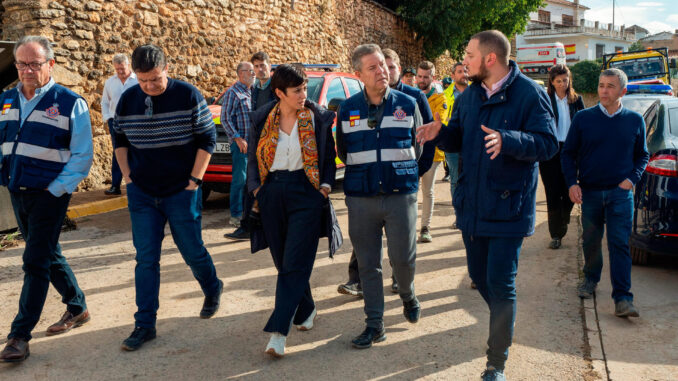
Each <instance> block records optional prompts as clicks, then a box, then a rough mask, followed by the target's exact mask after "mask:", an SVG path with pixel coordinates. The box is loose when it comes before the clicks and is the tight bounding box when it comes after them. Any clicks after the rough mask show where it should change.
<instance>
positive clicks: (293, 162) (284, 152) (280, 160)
mask: <svg viewBox="0 0 678 381" xmlns="http://www.w3.org/2000/svg"><path fill="white" fill-rule="evenodd" d="M303 168H304V161H303V159H302V157H301V145H299V126H298V125H297V122H294V127H292V132H290V134H289V135H287V134H286V133H285V132H284V131H283V130H282V129H280V130H279V131H278V146H277V147H276V149H275V159H273V165H272V166H271V169H270V170H271V171H296V170H299V169H303Z"/></svg>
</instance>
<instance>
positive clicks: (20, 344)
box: [0, 337, 31, 362]
mask: <svg viewBox="0 0 678 381" xmlns="http://www.w3.org/2000/svg"><path fill="white" fill-rule="evenodd" d="M30 354H31V351H29V350H28V341H26V340H24V339H20V338H18V337H13V338H11V339H9V341H7V345H5V349H3V350H2V352H0V361H4V362H21V361H24V360H26V359H27V358H28V356H29V355H30Z"/></svg>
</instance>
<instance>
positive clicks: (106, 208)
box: [66, 196, 127, 219]
mask: <svg viewBox="0 0 678 381" xmlns="http://www.w3.org/2000/svg"><path fill="white" fill-rule="evenodd" d="M126 207H127V196H121V197H116V198H112V199H109V200H102V201H94V202H88V203H85V204H82V205H74V206H71V207H69V208H68V211H67V212H66V216H67V217H68V218H70V219H76V218H80V217H86V216H91V215H93V214H100V213H106V212H112V211H114V210H118V209H123V208H126Z"/></svg>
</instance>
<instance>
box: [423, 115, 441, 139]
mask: <svg viewBox="0 0 678 381" xmlns="http://www.w3.org/2000/svg"><path fill="white" fill-rule="evenodd" d="M442 127H443V123H442V122H441V121H440V114H438V113H435V114H434V115H433V122H431V123H427V124H424V125H421V126H419V127H417V141H418V142H419V144H420V145H423V144H424V143H426V142H428V141H431V140H433V139H435V138H436V136H438V133H439V132H440V129H441V128H442Z"/></svg>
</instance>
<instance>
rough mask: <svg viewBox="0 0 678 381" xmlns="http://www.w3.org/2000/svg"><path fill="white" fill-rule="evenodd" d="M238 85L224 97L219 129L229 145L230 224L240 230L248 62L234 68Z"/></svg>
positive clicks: (251, 71)
mask: <svg viewBox="0 0 678 381" xmlns="http://www.w3.org/2000/svg"><path fill="white" fill-rule="evenodd" d="M236 71H237V75H238V81H237V82H236V83H234V84H233V86H231V87H230V88H229V89H228V90H226V93H225V94H224V103H223V105H222V107H221V126H222V127H223V128H224V130H225V131H226V135H228V138H229V140H230V141H231V158H232V159H233V167H232V171H233V178H232V180H231V192H230V193H231V194H230V209H231V219H230V223H231V225H233V227H236V228H238V227H240V220H241V218H242V217H243V209H244V208H243V192H244V190H245V179H246V177H247V138H248V136H249V129H250V115H249V114H250V111H251V110H252V90H251V87H252V84H253V83H254V66H253V65H252V63H250V62H241V63H239V64H238V67H237V68H236Z"/></svg>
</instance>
